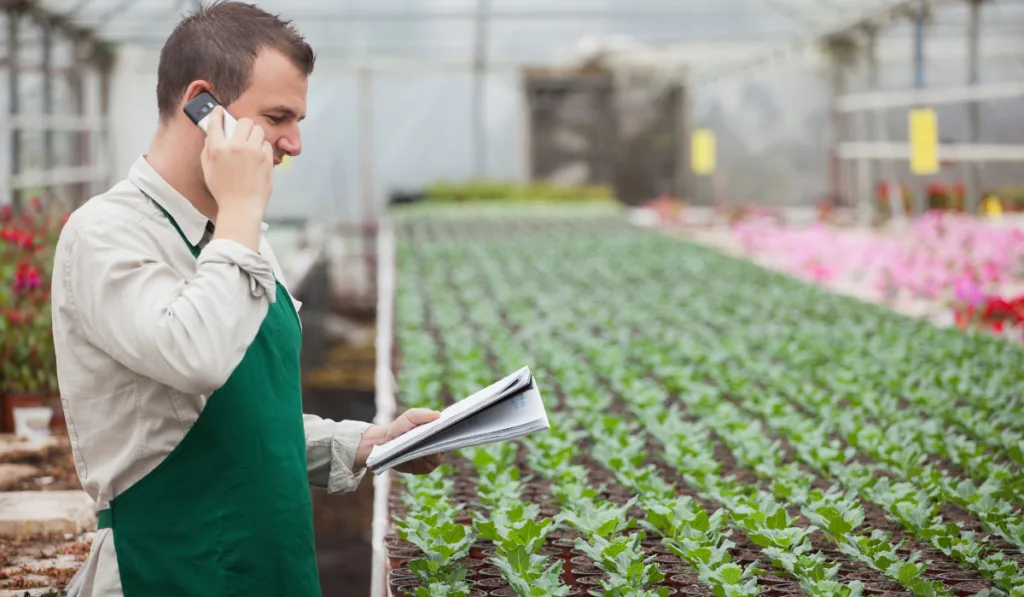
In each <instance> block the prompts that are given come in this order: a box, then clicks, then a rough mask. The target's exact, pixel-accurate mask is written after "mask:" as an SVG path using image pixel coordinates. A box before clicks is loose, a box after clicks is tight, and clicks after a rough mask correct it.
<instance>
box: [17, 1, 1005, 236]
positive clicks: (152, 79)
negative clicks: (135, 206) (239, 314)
mask: <svg viewBox="0 0 1024 597" xmlns="http://www.w3.org/2000/svg"><path fill="white" fill-rule="evenodd" d="M723 2H724V0H723ZM725 4H728V6H726V5H725ZM760 4H761V2H760V1H759V0H729V2H727V3H723V4H722V5H721V6H718V5H715V6H714V7H712V8H707V9H706V10H707V11H710V12H715V13H721V15H728V14H729V13H731V14H732V16H733V17H734V18H732V19H731V20H730V19H725V18H717V17H715V18H711V17H704V18H703V19H702V20H699V22H698V21H697V20H694V21H693V22H688V21H686V20H685V19H683V20H679V19H673V20H667V21H668V22H665V23H658V22H651V21H648V22H646V23H639V24H638V23H636V22H633V21H623V22H621V23H613V22H607V23H605V22H600V21H593V20H584V21H583V22H579V23H576V22H573V21H570V20H559V21H557V22H550V23H549V22H537V21H533V22H530V23H529V29H528V31H530V32H533V31H537V32H538V35H537V38H536V39H534V38H532V37H530V36H527V35H524V33H523V30H522V29H521V27H522V26H523V24H522V23H516V22H511V21H506V22H503V21H496V22H495V23H494V24H493V27H492V31H491V40H490V44H489V54H490V56H491V59H492V60H493V61H494V62H495V63H496V64H498V66H497V67H496V69H495V70H494V71H493V72H492V73H491V74H489V75H488V76H487V85H486V92H485V93H486V95H485V97H486V169H485V172H486V175H487V176H488V177H491V178H498V179H506V180H523V179H525V178H526V176H527V175H528V173H527V167H526V164H527V162H528V160H527V156H526V155H525V154H526V150H525V147H526V145H525V137H524V133H523V131H524V130H525V128H526V127H525V123H524V114H525V110H524V107H523V105H522V98H521V88H520V75H519V73H518V71H516V70H513V69H512V68H510V67H509V65H511V64H513V63H515V64H533V65H543V64H549V63H551V62H552V61H562V60H564V59H566V58H567V57H570V56H572V55H573V48H574V47H576V45H577V43H578V41H579V40H580V39H581V38H582V37H585V36H587V35H594V36H600V35H602V34H604V33H610V32H613V31H614V32H617V33H621V34H623V35H626V36H629V35H631V34H632V35H634V36H636V37H637V38H644V39H652V40H657V39H661V40H666V41H667V40H677V41H679V42H680V43H684V44H685V45H686V46H687V47H689V46H690V45H703V46H706V47H707V48H709V49H706V50H704V52H703V53H701V54H695V55H694V56H695V57H694V58H693V60H692V62H693V63H694V64H695V65H696V66H701V62H702V60H704V59H705V58H716V57H720V56H721V55H722V54H724V53H725V49H724V48H730V51H735V50H736V49H737V48H736V44H735V43H731V44H730V45H728V46H724V45H722V44H723V43H724V42H722V41H721V38H723V37H724V36H728V37H729V38H730V39H737V38H742V36H743V32H744V31H749V32H750V35H749V36H748V40H747V41H746V42H743V44H741V45H740V49H742V45H746V46H747V47H748V48H749V47H750V46H751V44H754V43H766V42H767V41H768V39H767V38H772V39H786V38H791V37H793V36H795V35H799V34H800V33H801V31H802V29H801V27H800V26H799V25H798V24H796V23H794V22H792V21H788V20H787V19H786V18H785V17H782V16H781V15H779V14H777V13H772V12H770V11H768V12H766V10H765V8H764V6H760V9H759V10H756V11H755V10H754V8H755V5H760ZM512 6H513V5H512V4H510V3H508V2H504V3H502V2H497V3H496V4H495V10H499V9H501V8H505V9H511V8H512ZM602 6H604V7H613V6H614V7H619V8H621V7H622V5H621V4H619V3H616V2H611V1H609V2H604V3H600V4H595V8H601V7H602ZM702 10H703V9H702ZM983 14H984V15H985V17H984V25H983V28H982V43H981V56H982V68H981V80H982V82H996V81H1013V80H1021V79H1022V77H1024V38H1021V37H1020V36H1019V35H1011V34H1009V33H1008V32H1009V31H1010V30H1011V28H1009V27H1008V26H1007V25H1008V24H1012V23H1013V22H1017V23H1019V22H1020V19H1021V18H1024V4H1017V5H1006V6H1002V5H986V6H985V7H984V11H983ZM757 15H760V16H757ZM766 15H769V16H771V17H772V18H768V16H766ZM755 16H756V18H755ZM125 18H126V19H128V17H125ZM766 19H767V20H766ZM1014 19H1016V21H1014ZM128 20H129V21H130V19H128ZM935 21H936V23H935V24H934V25H933V26H929V30H928V33H927V37H926V41H925V54H926V56H927V66H926V70H925V81H926V84H927V85H929V86H932V85H951V84H966V82H967V39H966V29H967V25H966V23H967V9H966V7H965V6H964V5H962V4H957V5H953V6H950V7H948V8H944V9H941V10H940V11H939V13H938V14H937V15H936V18H935ZM377 25H379V26H380V28H381V29H380V31H377V30H376V29H372V28H371V26H370V24H363V25H360V26H359V27H356V26H355V25H353V24H348V25H345V26H341V27H339V26H337V25H335V26H333V27H332V26H330V25H329V24H326V23H325V24H323V26H318V24H317V23H312V24H311V26H310V25H307V24H305V23H303V24H302V28H303V30H304V31H305V32H307V33H308V35H309V37H310V40H311V42H312V43H313V44H314V46H315V47H316V48H317V49H318V52H322V53H321V57H320V58H319V59H318V64H317V69H316V72H315V73H314V76H313V79H312V81H311V88H310V96H309V120H308V121H307V122H306V123H305V124H304V126H303V135H304V153H303V155H302V156H301V157H300V158H299V159H297V160H295V161H294V162H293V163H292V164H291V165H290V167H289V168H288V169H282V170H281V171H280V172H279V174H278V177H277V185H276V190H275V197H274V200H273V202H272V205H271V215H272V216H274V217H325V218H329V219H339V220H347V221H351V220H358V219H362V218H363V217H364V216H365V215H366V214H364V209H363V208H362V207H361V205H362V202H363V201H362V179H361V170H362V161H361V147H362V145H361V143H362V141H361V136H360V119H361V112H360V106H359V93H358V91H359V85H358V81H359V79H358V74H357V73H356V72H355V71H354V70H352V68H351V66H350V63H348V62H342V61H341V60H340V59H337V58H333V56H338V55H340V54H342V53H344V51H351V52H354V53H355V54H359V53H360V52H365V53H366V54H368V55H389V56H397V57H400V58H404V59H418V60H423V61H439V62H449V63H450V62H461V63H463V64H465V63H466V60H467V59H468V57H469V56H471V54H472V43H473V25H472V22H471V21H470V22H463V21H460V22H454V23H453V22H427V23H384V24H377ZM124 26H125V27H127V24H125V25H124ZM758 32H761V33H758ZM539 33H543V35H540V34H539ZM912 33H913V30H912V27H911V24H910V23H909V22H906V21H904V22H901V23H900V24H898V25H896V26H895V27H894V28H892V29H890V30H888V31H886V32H884V33H883V34H882V35H881V37H880V42H879V48H878V55H879V58H880V62H881V71H880V83H881V87H882V88H886V89H899V88H908V87H911V86H913V83H914V70H913V35H912ZM769 34H770V35H769ZM716 39H717V40H718V41H715V40H716ZM158 48H159V46H158V45H156V44H154V43H152V42H150V43H149V44H148V46H132V45H131V44H128V45H124V46H122V47H121V50H120V52H119V58H118V63H117V67H116V74H115V79H114V94H113V97H114V105H113V106H112V109H111V113H112V114H114V115H116V119H115V124H114V131H113V140H112V141H113V143H112V145H113V149H112V151H113V155H114V167H113V172H114V174H115V178H117V177H120V176H123V174H124V173H125V172H126V171H127V168H128V166H129V165H130V164H131V162H132V160H134V159H135V158H136V157H137V156H138V155H139V154H140V153H141V152H143V151H145V148H146V144H147V143H148V140H149V138H150V135H151V134H152V132H153V130H152V127H153V126H154V125H155V122H156V107H155V98H154V91H155V86H156V65H157V58H158ZM339 48H342V49H343V50H344V51H342V50H339ZM417 48H420V50H418V49H417ZM427 48H429V50H428V49H427ZM716 48H723V49H722V50H718V49H716ZM847 85H848V90H849V91H858V90H863V89H866V69H865V68H864V67H863V62H861V65H860V66H859V67H858V68H856V69H854V70H852V71H851V72H850V75H849V78H848V83H847ZM690 91H691V97H692V99H693V124H694V125H695V126H709V127H712V128H714V129H715V131H716V132H717V134H718V149H719V155H718V162H719V175H718V176H717V179H716V183H715V186H714V188H715V189H716V190H717V193H718V197H719V198H721V199H723V200H727V201H729V202H732V203H739V202H754V203H761V204H775V205H783V204H790V205H794V204H795V205H809V204H812V203H814V202H815V201H816V200H818V199H819V198H821V197H823V196H825V195H827V194H828V192H829V152H830V148H831V145H830V143H831V140H830V137H829V127H828V123H829V118H830V117H829V110H830V94H831V89H830V73H829V70H828V64H827V61H825V60H824V59H823V58H822V57H820V56H819V57H818V58H817V59H813V60H808V61H805V62H800V61H797V60H792V61H789V62H786V63H784V64H780V65H778V66H773V67H770V68H752V69H748V70H746V71H744V72H741V73H738V74H735V75H733V76H730V77H728V78H726V79H723V80H721V81H718V82H712V83H705V84H700V85H694V86H693V87H692V88H691V90H690ZM471 98H472V75H471V74H470V73H469V72H468V70H462V71H451V72H443V71H441V70H439V69H435V68H431V67H430V66H424V67H423V68H422V69H419V70H416V69H403V70H383V71H378V72H376V73H375V74H374V76H373V85H372V113H373V118H372V123H373V128H374V135H373V151H372V178H373V181H374V185H373V198H374V202H375V204H376V205H377V206H378V207H379V206H380V205H381V204H382V203H383V202H384V201H385V200H386V197H387V194H388V192H389V191H391V190H394V189H400V188H416V187H419V186H422V185H426V184H430V183H432V182H435V181H437V180H438V179H442V178H448V179H456V180H457V179H465V178H468V177H472V176H473V175H474V174H475V170H474V161H475V156H474V153H473V152H474V149H473V142H472V136H473V129H472V126H473V125H472V123H473V117H472V103H471V101H472V100H471ZM23 103H24V104H25V105H32V102H31V101H30V100H29V99H28V98H26V99H25V100H23ZM1020 108H1021V100H1004V101H997V102H986V103H984V104H982V110H981V113H982V131H981V139H982V142H985V143H1021V142H1024V139H1022V137H1024V131H1021V130H1020V127H1019V126H1016V125H1017V123H1016V122H1015V121H1014V120H1013V119H1012V116H1013V115H1014V113H1019V111H1020ZM937 111H938V114H939V126H940V135H941V138H942V140H943V141H947V142H950V141H952V142H963V141H965V140H966V139H965V137H966V122H967V116H966V115H967V108H966V106H961V105H953V106H942V107H940V108H939V109H938V110H937ZM887 125H888V126H887V135H888V140H890V141H899V140H905V139H906V136H907V123H906V112H905V111H904V110H893V111H889V112H888V113H887ZM847 139H848V140H855V138H854V137H847ZM847 165H848V172H849V173H850V176H851V177H852V176H854V172H855V164H853V163H852V162H848V163H847ZM891 166H892V168H891V169H890V170H889V172H890V173H893V172H895V173H896V174H897V175H901V176H902V177H903V178H905V179H906V180H909V179H910V178H911V177H910V176H909V174H908V173H907V168H906V164H905V163H893V164H891ZM1021 170H1022V167H1021V166H1019V165H1016V164H1008V163H1003V164H985V165H983V167H982V170H981V174H982V178H981V180H982V183H983V184H984V185H985V187H986V188H999V187H1002V186H1006V185H1012V184H1016V183H1018V182H1019V181H1020V180H1021V179H1022V176H1021V174H1022V171H1021ZM963 176H964V173H963V171H962V168H960V167H955V168H952V169H948V170H946V171H944V172H943V174H942V175H941V177H947V178H962V177H963ZM698 180H699V179H698ZM711 189H712V186H711V185H710V184H709V181H706V180H704V181H700V184H698V185H697V186H696V187H695V188H694V191H693V193H692V194H691V195H692V196H691V197H690V198H691V199H694V200H696V201H699V202H702V203H704V202H708V201H709V200H710V199H711V197H712V193H711Z"/></svg>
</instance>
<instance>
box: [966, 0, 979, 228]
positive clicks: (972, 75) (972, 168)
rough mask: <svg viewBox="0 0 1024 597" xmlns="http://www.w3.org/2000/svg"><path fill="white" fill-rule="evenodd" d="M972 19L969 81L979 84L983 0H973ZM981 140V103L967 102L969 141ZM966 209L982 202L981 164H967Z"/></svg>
mask: <svg viewBox="0 0 1024 597" xmlns="http://www.w3.org/2000/svg"><path fill="white" fill-rule="evenodd" d="M970 6H971V8H970V10H971V14H970V21H969V24H968V29H967V61H968V62H967V82H968V84H970V85H977V84H978V83H979V82H980V79H981V77H980V66H981V65H980V60H979V46H980V43H981V0H971V2H970ZM980 141H981V105H980V104H979V103H978V102H977V101H972V102H970V103H969V104H967V142H968V143H971V144H975V143H979V142H980ZM964 199H965V205H964V209H966V211H967V213H977V211H978V205H979V204H980V202H981V165H980V164H978V163H972V164H968V165H967V189H966V197H964Z"/></svg>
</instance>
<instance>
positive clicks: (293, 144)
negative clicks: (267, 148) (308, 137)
mask: <svg viewBox="0 0 1024 597" xmlns="http://www.w3.org/2000/svg"><path fill="white" fill-rule="evenodd" d="M277 148H278V149H280V150H281V151H283V152H284V153H286V154H288V155H290V156H292V157H296V156H298V155H299V154H300V153H302V135H301V134H300V133H299V129H298V127H295V130H294V131H289V132H288V133H286V134H284V135H282V136H281V138H280V139H278V140H277Z"/></svg>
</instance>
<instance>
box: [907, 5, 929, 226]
mask: <svg viewBox="0 0 1024 597" xmlns="http://www.w3.org/2000/svg"><path fill="white" fill-rule="evenodd" d="M927 11H928V0H918V6H917V13H916V14H915V19H914V87H915V88H917V89H924V87H925V76H924V75H925V72H924V71H925V58H924V22H925V16H926V15H927ZM916 107H918V108H920V107H923V106H916ZM912 180H913V184H912V185H911V188H912V192H913V195H914V202H913V206H914V210H913V215H914V216H918V215H920V214H922V213H924V211H925V209H927V207H928V204H927V200H926V198H925V193H924V189H925V184H924V179H923V178H922V177H920V176H915V175H912Z"/></svg>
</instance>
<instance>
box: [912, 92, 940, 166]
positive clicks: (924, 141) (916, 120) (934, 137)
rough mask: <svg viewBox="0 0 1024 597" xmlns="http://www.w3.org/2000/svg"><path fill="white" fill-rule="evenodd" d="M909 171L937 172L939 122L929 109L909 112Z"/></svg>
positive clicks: (916, 109)
mask: <svg viewBox="0 0 1024 597" xmlns="http://www.w3.org/2000/svg"><path fill="white" fill-rule="evenodd" d="M910 171H911V172H913V173H914V174H935V173H937V172H938V171H939V121H938V117H937V116H936V114H935V110H932V109H931V108H915V109H913V110H911V111H910Z"/></svg>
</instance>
